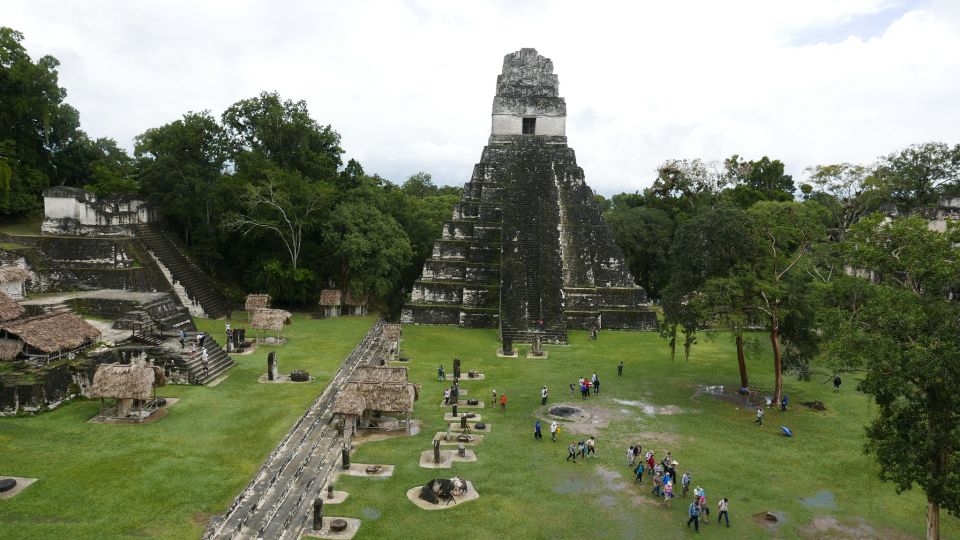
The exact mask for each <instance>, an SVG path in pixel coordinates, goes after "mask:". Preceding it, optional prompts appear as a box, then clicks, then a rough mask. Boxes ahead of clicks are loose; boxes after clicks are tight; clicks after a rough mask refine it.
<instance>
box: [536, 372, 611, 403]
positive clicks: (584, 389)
mask: <svg viewBox="0 0 960 540" xmlns="http://www.w3.org/2000/svg"><path fill="white" fill-rule="evenodd" d="M618 369H619V370H620V373H622V372H623V367H622V364H621V367H619V368H618ZM575 388H580V399H587V398H588V397H590V389H591V388H592V389H593V395H597V394H599V393H600V377H597V373H596V372H594V373H593V377H590V378H589V379H588V378H586V377H580V379H579V380H578V381H577V382H576V384H574V383H570V397H573V391H574V389H575ZM544 405H546V401H544Z"/></svg>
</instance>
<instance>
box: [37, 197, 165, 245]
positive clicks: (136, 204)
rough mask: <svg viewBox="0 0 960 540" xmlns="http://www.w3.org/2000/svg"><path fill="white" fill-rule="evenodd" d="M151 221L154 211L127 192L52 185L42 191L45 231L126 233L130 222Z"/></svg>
mask: <svg viewBox="0 0 960 540" xmlns="http://www.w3.org/2000/svg"><path fill="white" fill-rule="evenodd" d="M150 221H154V215H153V211H152V210H151V209H150V207H149V206H148V205H147V204H146V203H144V202H143V201H142V200H140V199H136V198H133V197H129V196H115V197H104V198H100V197H97V196H96V195H95V194H93V193H90V192H89V191H84V190H82V189H77V188H70V187H65V186H58V187H52V188H49V189H47V190H46V191H44V192H43V225H42V226H41V231H42V232H43V233H44V234H63V235H73V236H87V235H96V236H129V235H130V234H131V231H130V226H131V225H137V224H140V223H148V222H150Z"/></svg>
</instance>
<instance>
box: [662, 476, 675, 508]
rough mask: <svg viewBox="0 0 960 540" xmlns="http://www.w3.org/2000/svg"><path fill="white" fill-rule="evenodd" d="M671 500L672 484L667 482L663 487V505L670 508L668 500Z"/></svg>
mask: <svg viewBox="0 0 960 540" xmlns="http://www.w3.org/2000/svg"><path fill="white" fill-rule="evenodd" d="M672 498H673V482H671V481H669V480H667V481H666V483H665V484H664V485H663V504H665V505H667V508H670V499H672Z"/></svg>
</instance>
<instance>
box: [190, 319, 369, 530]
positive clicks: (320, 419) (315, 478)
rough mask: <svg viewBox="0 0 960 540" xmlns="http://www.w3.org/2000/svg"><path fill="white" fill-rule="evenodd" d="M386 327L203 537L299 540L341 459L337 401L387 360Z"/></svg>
mask: <svg viewBox="0 0 960 540" xmlns="http://www.w3.org/2000/svg"><path fill="white" fill-rule="evenodd" d="M384 351H385V343H384V341H383V322H382V321H379V322H377V324H376V325H375V326H374V327H373V328H372V329H371V330H370V332H368V333H367V335H366V336H365V337H364V338H363V340H362V341H361V342H360V344H359V345H357V347H356V348H355V349H354V350H353V352H352V353H351V354H350V356H348V357H347V359H346V360H344V362H343V364H342V365H341V366H340V369H339V370H338V371H337V373H336V374H335V375H334V377H333V379H332V380H331V381H330V384H329V385H328V386H327V388H326V389H325V390H324V391H323V392H322V393H321V394H320V395H319V396H317V398H316V399H315V400H314V402H313V404H311V406H310V407H309V408H308V409H307V411H306V412H305V413H304V414H303V416H301V417H300V419H299V420H297V422H296V423H295V424H294V425H293V427H292V428H291V429H290V431H289V432H288V433H287V435H286V437H284V439H283V440H282V441H281V442H280V444H279V445H278V446H277V447H276V449H274V451H273V452H271V454H270V455H269V456H268V457H267V459H266V460H265V461H264V463H263V465H261V467H260V470H259V471H257V473H256V475H254V478H253V480H252V481H251V482H250V484H249V485H248V486H247V488H246V489H244V490H243V492H242V493H240V495H239V496H238V497H237V498H236V500H234V502H233V504H232V505H231V507H230V508H229V509H228V511H227V513H226V514H225V515H224V517H223V519H221V520H219V521H217V522H215V523H214V524H212V525H211V526H210V527H209V528H208V529H207V532H206V533H205V534H204V538H205V539H212V538H268V539H277V538H299V536H300V534H301V532H302V531H303V529H304V527H305V526H306V525H307V523H308V521H309V517H310V515H311V513H312V501H313V499H314V498H315V497H316V496H318V495H319V494H320V492H321V491H322V489H323V486H324V485H325V484H326V483H327V479H328V478H329V476H330V474H331V473H332V472H333V470H334V469H335V468H336V467H337V464H338V463H339V460H340V457H341V455H340V448H341V446H340V445H341V441H342V437H341V436H340V435H339V434H337V432H336V429H334V425H333V422H332V420H333V415H332V412H331V411H332V407H333V399H334V397H335V396H336V394H337V392H338V391H339V390H340V388H342V387H343V385H344V384H345V383H346V381H347V379H349V377H350V375H351V374H352V373H353V371H354V369H356V367H357V366H360V365H378V364H379V362H380V358H381V357H382V356H383V355H384Z"/></svg>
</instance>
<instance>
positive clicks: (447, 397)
mask: <svg viewBox="0 0 960 540" xmlns="http://www.w3.org/2000/svg"><path fill="white" fill-rule="evenodd" d="M443 404H444V405H449V404H450V387H449V386H448V387H447V388H446V389H445V390H444V391H443Z"/></svg>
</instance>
